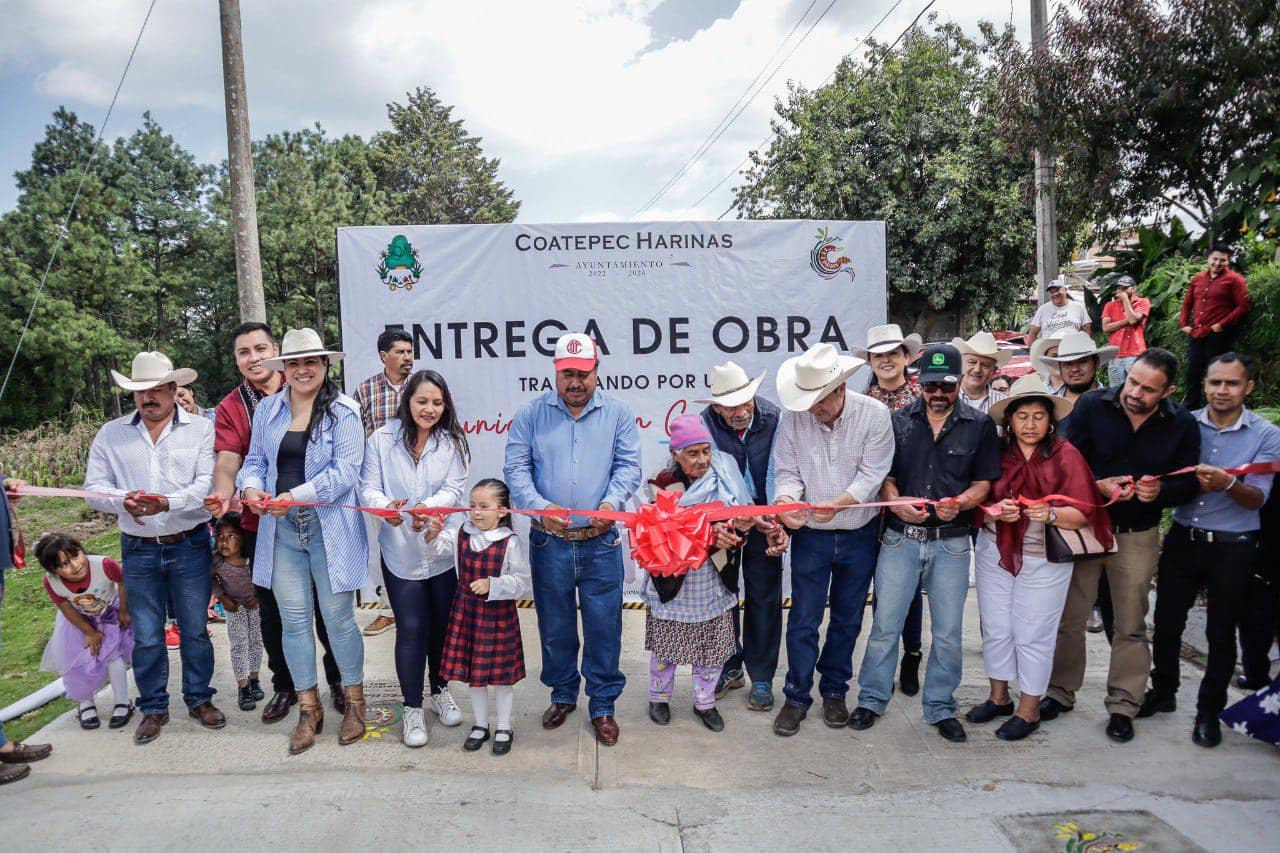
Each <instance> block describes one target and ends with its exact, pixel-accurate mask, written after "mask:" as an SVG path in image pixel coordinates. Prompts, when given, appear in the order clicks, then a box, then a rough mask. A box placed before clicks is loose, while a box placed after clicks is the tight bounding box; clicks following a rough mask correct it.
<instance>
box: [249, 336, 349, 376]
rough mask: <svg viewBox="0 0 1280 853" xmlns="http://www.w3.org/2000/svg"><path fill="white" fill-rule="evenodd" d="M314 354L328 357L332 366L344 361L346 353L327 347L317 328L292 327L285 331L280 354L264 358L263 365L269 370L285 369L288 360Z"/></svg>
mask: <svg viewBox="0 0 1280 853" xmlns="http://www.w3.org/2000/svg"><path fill="white" fill-rule="evenodd" d="M313 355H322V356H325V357H327V358H328V359H329V365H330V366H331V367H332V366H333V365H335V364H337V363H338V362H340V361H342V357H343V356H344V355H346V353H344V352H339V351H338V350H331V349H327V348H326V347H325V345H324V342H323V341H321V340H320V335H319V334H318V333H317V332H316V330H315V329H306V328H303V329H290V330H289V331H287V332H285V333H284V340H283V341H281V342H280V354H279V355H278V356H276V357H275V358H264V359H263V360H262V366H263V367H264V368H266V369H267V370H284V363H285V362H286V361H291V360H292V359H295V358H310V357H311V356H313Z"/></svg>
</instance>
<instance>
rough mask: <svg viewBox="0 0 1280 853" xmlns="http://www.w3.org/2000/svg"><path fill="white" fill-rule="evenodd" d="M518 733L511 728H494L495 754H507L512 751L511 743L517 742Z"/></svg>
mask: <svg viewBox="0 0 1280 853" xmlns="http://www.w3.org/2000/svg"><path fill="white" fill-rule="evenodd" d="M498 735H506V737H498ZM515 740H516V735H515V732H513V731H511V729H494V731H493V754H494V755H506V754H507V753H508V752H510V751H511V744H513V743H515Z"/></svg>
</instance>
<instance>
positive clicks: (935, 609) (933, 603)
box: [858, 529, 971, 725]
mask: <svg viewBox="0 0 1280 853" xmlns="http://www.w3.org/2000/svg"><path fill="white" fill-rule="evenodd" d="M970 547H971V543H970V542H969V537H968V536H967V535H963V536H953V537H951V538H949V539H934V540H931V541H928V542H919V541H916V540H915V539H908V538H907V537H905V536H903V535H902V534H901V533H899V532H898V531H896V530H892V529H887V530H885V531H884V535H883V537H882V539H881V544H880V560H879V562H878V563H877V564H876V597H877V598H879V599H880V603H879V606H878V607H877V608H876V613H875V619H874V620H873V622H872V626H871V637H870V638H869V639H868V640H867V651H866V654H865V655H863V657H862V670H861V672H859V673H858V684H859V685H861V690H860V691H859V693H858V706H859V707H861V708H867V709H869V710H872V711H874V712H875V713H877V714H883V713H884V709H885V707H886V706H887V705H888V704H889V696H890V695H891V693H892V691H893V676H894V671H895V670H896V669H897V665H898V637H899V636H900V635H901V634H902V625H903V623H904V622H905V621H906V618H907V611H908V610H909V609H910V607H911V599H912V597H913V596H914V595H915V593H916V589H917V588H918V587H919V586H920V584H921V582H922V581H923V583H924V589H925V591H926V592H927V593H928V595H929V626H930V631H931V636H932V639H931V642H930V643H929V662H928V665H927V666H926V667H925V673H924V689H923V690H922V691H921V697H920V698H921V701H922V703H923V705H924V720H925V722H926V723H929V724H931V725H932V724H933V723H937V722H939V721H941V720H945V719H947V718H948V717H954V716H955V714H956V700H955V695H954V694H955V690H956V687H957V686H959V684H960V674H961V666H962V662H961V650H960V630H961V623H962V621H963V619H964V601H965V598H967V597H968V595H969V549H970Z"/></svg>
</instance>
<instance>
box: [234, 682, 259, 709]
mask: <svg viewBox="0 0 1280 853" xmlns="http://www.w3.org/2000/svg"><path fill="white" fill-rule="evenodd" d="M236 699H237V703H238V704H239V705H240V710H241V711H252V710H253V709H254V708H255V707H257V706H256V705H255V704H254V701H253V688H252V687H250V686H249V685H247V684H246V685H245V686H244V687H241V688H240V689H239V690H238V691H237V693H236Z"/></svg>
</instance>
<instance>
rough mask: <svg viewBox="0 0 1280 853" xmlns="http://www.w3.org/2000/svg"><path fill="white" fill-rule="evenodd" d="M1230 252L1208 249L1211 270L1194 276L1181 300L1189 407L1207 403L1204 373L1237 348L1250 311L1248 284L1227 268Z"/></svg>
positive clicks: (1187, 401) (1186, 402)
mask: <svg viewBox="0 0 1280 853" xmlns="http://www.w3.org/2000/svg"><path fill="white" fill-rule="evenodd" d="M1230 262H1231V254H1230V253H1229V252H1228V251H1227V247H1226V246H1223V245H1221V244H1217V245H1215V246H1214V247H1213V249H1212V250H1210V252H1209V269H1207V270H1206V271H1204V272H1202V273H1199V274H1197V275H1196V277H1195V278H1193V279H1191V285H1190V286H1189V287H1188V288H1187V295H1186V296H1185V297H1184V298H1183V300H1182V315H1181V319H1180V320H1179V325H1180V326H1182V333H1183V334H1184V335H1190V336H1191V340H1190V341H1188V342H1187V397H1186V401H1185V404H1186V407H1187V408H1188V409H1199V408H1201V407H1203V406H1204V387H1203V386H1204V372H1205V369H1206V368H1207V367H1208V365H1209V361H1210V360H1211V359H1212V358H1214V357H1215V356H1219V355H1222V354H1223V353H1224V352H1230V351H1231V350H1233V349H1234V348H1235V342H1236V333H1237V332H1238V331H1239V330H1240V324H1241V323H1243V322H1244V318H1245V315H1247V314H1248V313H1249V285H1248V283H1247V282H1246V281H1245V280H1244V276H1242V275H1240V273H1238V272H1235V271H1233V270H1231V269H1229V268H1228V266H1227V265H1228V264H1229V263H1230Z"/></svg>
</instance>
